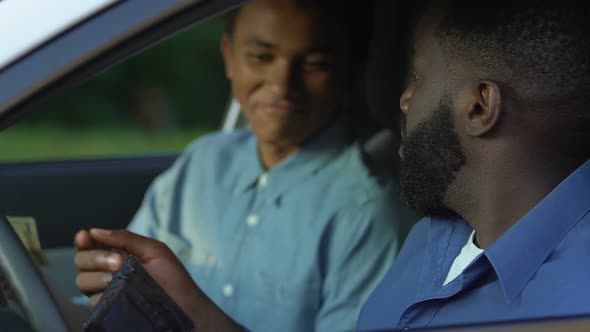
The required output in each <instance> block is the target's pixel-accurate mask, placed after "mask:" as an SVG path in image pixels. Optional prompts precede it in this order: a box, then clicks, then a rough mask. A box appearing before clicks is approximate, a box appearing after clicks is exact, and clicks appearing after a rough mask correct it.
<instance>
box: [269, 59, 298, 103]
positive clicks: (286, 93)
mask: <svg viewBox="0 0 590 332" xmlns="http://www.w3.org/2000/svg"><path fill="white" fill-rule="evenodd" d="M268 81H269V83H270V88H271V91H272V93H273V94H274V95H275V96H276V97H280V98H285V97H292V96H293V95H295V94H296V93H297V91H296V90H297V69H296V68H295V66H294V65H293V64H292V63H290V62H289V61H279V62H277V63H276V64H275V66H273V69H272V70H271V71H270V73H269V77H268Z"/></svg>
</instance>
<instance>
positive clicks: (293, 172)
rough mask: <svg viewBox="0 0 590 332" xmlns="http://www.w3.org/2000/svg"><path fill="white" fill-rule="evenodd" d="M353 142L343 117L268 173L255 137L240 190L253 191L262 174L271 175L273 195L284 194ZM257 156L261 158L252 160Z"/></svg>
mask: <svg viewBox="0 0 590 332" xmlns="http://www.w3.org/2000/svg"><path fill="white" fill-rule="evenodd" d="M351 142H352V135H351V132H350V130H349V126H348V118H347V117H346V116H345V115H341V116H339V117H338V118H337V119H336V120H335V121H334V123H332V124H331V125H330V126H329V127H327V128H326V129H324V130H323V131H322V132H320V134H318V135H317V136H316V137H314V138H312V139H311V140H310V141H309V142H308V143H307V144H305V145H304V146H303V147H301V149H299V150H298V151H297V152H296V153H294V154H292V155H291V156H289V157H287V158H286V159H285V160H283V161H282V162H281V163H279V164H278V165H277V166H275V167H274V168H273V169H272V170H270V171H269V172H266V170H265V169H264V167H263V165H262V162H261V161H260V157H259V154H258V144H257V141H256V138H255V137H254V136H252V138H251V139H250V140H249V141H248V143H247V145H246V151H245V152H246V153H245V154H243V159H242V165H243V166H242V167H241V168H242V170H241V176H240V177H239V180H238V183H237V190H238V191H239V192H244V191H246V190H248V189H250V188H251V187H253V186H254V185H255V184H256V183H257V182H258V180H259V178H260V176H261V175H262V174H264V173H267V176H268V181H269V187H270V188H271V189H272V192H273V193H276V194H280V193H282V192H284V191H285V190H287V189H288V188H289V187H291V186H294V185H295V184H296V183H298V182H301V181H302V180H303V178H305V177H307V176H309V175H311V174H313V173H315V172H316V171H317V170H319V169H320V168H321V167H322V166H324V165H325V164H326V163H327V162H329V161H330V160H332V159H333V158H334V157H335V156H336V155H337V154H339V153H340V152H341V151H342V150H343V149H344V148H346V147H347V146H349V145H350V144H351ZM253 155H254V156H257V158H252V156H253Z"/></svg>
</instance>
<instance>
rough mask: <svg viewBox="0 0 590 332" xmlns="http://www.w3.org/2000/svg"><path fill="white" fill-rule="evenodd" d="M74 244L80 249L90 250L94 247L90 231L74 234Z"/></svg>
mask: <svg viewBox="0 0 590 332" xmlns="http://www.w3.org/2000/svg"><path fill="white" fill-rule="evenodd" d="M74 245H75V246H76V249H78V250H90V249H92V248H94V243H92V238H91V237H90V234H89V233H88V231H84V230H82V231H79V232H78V233H76V236H74Z"/></svg>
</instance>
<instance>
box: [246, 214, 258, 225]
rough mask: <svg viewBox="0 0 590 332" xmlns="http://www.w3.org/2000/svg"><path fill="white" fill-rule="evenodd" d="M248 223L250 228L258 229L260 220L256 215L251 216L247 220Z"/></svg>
mask: <svg viewBox="0 0 590 332" xmlns="http://www.w3.org/2000/svg"><path fill="white" fill-rule="evenodd" d="M246 223H247V224H248V226H250V227H256V226H258V224H259V223H260V218H258V216H257V215H255V214H251V215H249V216H248V219H246Z"/></svg>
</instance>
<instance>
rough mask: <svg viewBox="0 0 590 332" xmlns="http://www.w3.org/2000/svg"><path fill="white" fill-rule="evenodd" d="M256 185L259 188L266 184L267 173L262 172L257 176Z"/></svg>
mask: <svg viewBox="0 0 590 332" xmlns="http://www.w3.org/2000/svg"><path fill="white" fill-rule="evenodd" d="M258 185H259V186H260V187H261V188H264V187H266V186H268V174H266V173H263V174H262V175H260V177H259V178H258Z"/></svg>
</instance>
